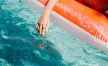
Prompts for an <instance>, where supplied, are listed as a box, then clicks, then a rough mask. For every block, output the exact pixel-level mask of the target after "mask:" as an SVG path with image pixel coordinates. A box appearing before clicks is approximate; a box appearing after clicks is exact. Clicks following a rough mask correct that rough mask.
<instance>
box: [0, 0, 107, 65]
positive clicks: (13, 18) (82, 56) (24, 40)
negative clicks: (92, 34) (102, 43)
mask: <svg viewBox="0 0 108 66" xmlns="http://www.w3.org/2000/svg"><path fill="white" fill-rule="evenodd" d="M39 17H40V14H39V13H37V12H35V11H33V10H31V9H29V8H28V7H27V6H25V5H24V4H23V3H22V1H21V0H0V66H108V53H106V52H103V51H101V50H98V49H96V48H94V47H92V46H90V45H88V44H86V43H84V42H82V41H80V40H79V39H77V38H75V37H74V36H72V35H70V34H69V33H67V32H66V31H64V30H63V29H61V28H59V27H57V26H56V25H54V24H53V23H51V24H50V28H49V32H48V33H46V34H45V36H44V37H41V36H39V35H38V33H37V31H36V30H35V24H36V22H37V21H38V19H39Z"/></svg>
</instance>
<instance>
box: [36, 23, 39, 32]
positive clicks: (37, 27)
mask: <svg viewBox="0 0 108 66" xmlns="http://www.w3.org/2000/svg"><path fill="white" fill-rule="evenodd" d="M36 30H37V31H38V33H39V24H38V23H37V25H36Z"/></svg>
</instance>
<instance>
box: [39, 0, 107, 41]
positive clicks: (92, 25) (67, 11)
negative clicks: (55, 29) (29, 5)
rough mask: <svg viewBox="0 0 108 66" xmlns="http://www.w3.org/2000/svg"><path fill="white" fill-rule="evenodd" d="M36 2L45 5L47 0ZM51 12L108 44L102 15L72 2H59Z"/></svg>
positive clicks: (104, 20)
mask: <svg viewBox="0 0 108 66" xmlns="http://www.w3.org/2000/svg"><path fill="white" fill-rule="evenodd" d="M38 1H39V2H41V3H42V4H44V5H45V4H47V1H48V0H38ZM53 10H54V11H55V12H56V13H58V14H60V15H61V16H63V17H65V18H66V19H68V20H70V21H71V22H73V23H74V24H76V25H77V26H79V27H80V28H82V29H84V30H85V31H87V32H88V33H90V34H92V35H93V36H95V37H97V38H98V39H100V40H102V41H104V42H108V19H107V18H106V17H105V16H104V15H103V14H101V13H99V12H97V11H95V10H93V9H91V8H89V7H87V6H85V5H83V4H81V3H79V2H77V1H74V0H68V1H67V0H60V1H59V2H58V3H57V4H56V6H55V7H54V9H53ZM70 30H72V29H70Z"/></svg>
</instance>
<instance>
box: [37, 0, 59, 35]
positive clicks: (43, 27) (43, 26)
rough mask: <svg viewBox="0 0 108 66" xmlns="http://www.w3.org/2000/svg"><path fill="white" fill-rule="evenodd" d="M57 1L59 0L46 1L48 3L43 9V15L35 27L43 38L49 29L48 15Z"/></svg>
mask: <svg viewBox="0 0 108 66" xmlns="http://www.w3.org/2000/svg"><path fill="white" fill-rule="evenodd" d="M58 1H59V0H48V3H47V5H46V7H45V9H44V10H43V13H42V15H41V17H40V19H39V21H38V23H37V25H36V30H37V31H38V33H39V34H40V35H42V36H44V32H45V31H48V27H49V23H50V18H49V17H50V13H51V11H52V9H53V7H54V6H55V5H56V3H57V2H58Z"/></svg>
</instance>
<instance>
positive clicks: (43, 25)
mask: <svg viewBox="0 0 108 66" xmlns="http://www.w3.org/2000/svg"><path fill="white" fill-rule="evenodd" d="M49 23H50V13H47V12H43V14H42V15H41V17H40V19H39V21H38V23H37V25H36V30H37V31H38V33H39V34H40V35H42V36H44V33H45V31H46V32H47V31H48V28H49Z"/></svg>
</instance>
